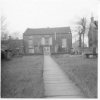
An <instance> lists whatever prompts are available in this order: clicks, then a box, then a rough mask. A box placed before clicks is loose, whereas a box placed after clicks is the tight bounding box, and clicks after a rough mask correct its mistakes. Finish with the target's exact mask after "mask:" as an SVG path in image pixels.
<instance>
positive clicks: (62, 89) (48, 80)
mask: <svg viewBox="0 0 100 100" xmlns="http://www.w3.org/2000/svg"><path fill="white" fill-rule="evenodd" d="M43 76H44V85H45V96H46V97H56V98H58V97H61V98H62V97H65V98H83V94H82V93H81V91H80V90H79V88H78V87H76V86H75V84H74V83H72V81H71V80H69V78H68V76H66V75H65V74H64V72H63V71H62V70H61V69H60V67H59V65H58V64H57V63H56V62H55V61H54V60H53V59H52V58H51V57H50V56H49V55H45V56H44V74H43Z"/></svg>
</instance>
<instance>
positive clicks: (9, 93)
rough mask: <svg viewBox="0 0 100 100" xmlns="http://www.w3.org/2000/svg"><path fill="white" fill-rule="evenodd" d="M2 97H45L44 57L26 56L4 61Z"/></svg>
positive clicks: (2, 66)
mask: <svg viewBox="0 0 100 100" xmlns="http://www.w3.org/2000/svg"><path fill="white" fill-rule="evenodd" d="M1 97H2V98H42V97H44V84H43V56H24V57H19V58H18V57H17V58H13V59H12V60H11V61H2V64H1Z"/></svg>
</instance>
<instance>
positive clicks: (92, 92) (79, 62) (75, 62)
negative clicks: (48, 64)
mask: <svg viewBox="0 0 100 100" xmlns="http://www.w3.org/2000/svg"><path fill="white" fill-rule="evenodd" d="M53 58H54V59H55V61H56V62H57V63H58V64H59V65H60V66H61V68H62V70H64V72H65V73H66V74H67V75H69V78H70V79H71V80H72V81H73V82H75V83H76V85H77V86H78V87H79V88H80V89H81V90H82V92H83V93H84V95H85V96H86V98H97V83H98V82H97V79H98V71H97V70H98V68H97V59H86V58H84V57H82V56H76V55H75V56H69V55H55V56H53Z"/></svg>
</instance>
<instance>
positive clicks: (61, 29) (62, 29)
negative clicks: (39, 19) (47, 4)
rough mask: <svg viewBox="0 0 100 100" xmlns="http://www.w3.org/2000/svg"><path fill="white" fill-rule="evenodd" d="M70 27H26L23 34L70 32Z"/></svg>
mask: <svg viewBox="0 0 100 100" xmlns="http://www.w3.org/2000/svg"><path fill="white" fill-rule="evenodd" d="M70 32H71V29H70V27H56V28H36V29H32V28H28V29H26V31H25V32H24V34H23V35H34V34H54V33H70Z"/></svg>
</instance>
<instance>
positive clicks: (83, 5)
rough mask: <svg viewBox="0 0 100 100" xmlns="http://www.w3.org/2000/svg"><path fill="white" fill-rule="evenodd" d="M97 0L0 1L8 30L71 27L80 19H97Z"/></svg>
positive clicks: (22, 30) (21, 30)
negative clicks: (91, 17) (92, 16)
mask: <svg viewBox="0 0 100 100" xmlns="http://www.w3.org/2000/svg"><path fill="white" fill-rule="evenodd" d="M98 4H99V0H1V8H2V10H1V11H2V13H1V14H2V15H4V16H6V17H7V23H8V29H9V31H10V32H11V33H12V32H14V31H19V32H21V33H22V32H24V31H25V29H26V28H40V27H63V26H72V25H74V24H75V23H74V22H75V21H76V20H78V19H79V18H81V17H87V18H89V17H90V16H91V13H92V14H93V15H94V17H95V18H97V7H98Z"/></svg>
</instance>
